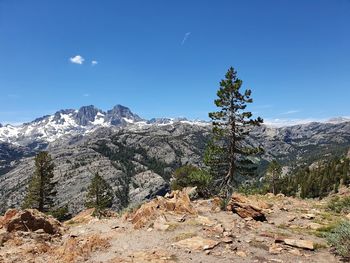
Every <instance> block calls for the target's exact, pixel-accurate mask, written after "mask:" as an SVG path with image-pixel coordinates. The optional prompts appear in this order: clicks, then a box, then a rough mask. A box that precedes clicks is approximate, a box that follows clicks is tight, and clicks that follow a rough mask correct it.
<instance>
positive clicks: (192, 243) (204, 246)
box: [173, 237, 220, 250]
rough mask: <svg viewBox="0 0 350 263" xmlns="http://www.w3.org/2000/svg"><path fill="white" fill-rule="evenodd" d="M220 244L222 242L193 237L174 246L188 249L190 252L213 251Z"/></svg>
mask: <svg viewBox="0 0 350 263" xmlns="http://www.w3.org/2000/svg"><path fill="white" fill-rule="evenodd" d="M219 243H220V242H218V241H215V240H212V239H205V238H202V237H191V238H188V239H184V240H180V241H178V242H176V243H174V244H173V246H176V247H180V248H187V249H190V250H208V249H213V248H214V247H216V246H217V245H218V244H219Z"/></svg>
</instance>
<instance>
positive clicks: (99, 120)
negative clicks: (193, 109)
mask: <svg viewBox="0 0 350 263" xmlns="http://www.w3.org/2000/svg"><path fill="white" fill-rule="evenodd" d="M176 122H187V123H191V124H204V122H200V121H195V122H192V121H188V120H187V119H185V118H174V119H170V118H154V119H151V120H144V119H142V118H141V117H139V116H138V115H137V114H134V113H133V112H132V111H131V110H130V109H129V108H128V107H125V106H122V105H116V106H114V107H113V108H112V109H111V110H107V111H103V110H101V109H98V108H96V107H95V106H93V105H89V106H83V107H81V108H80V109H79V110H74V109H66V110H60V111H57V112H56V113H55V114H53V115H46V116H43V117H40V118H37V119H35V120H34V121H32V122H29V123H24V124H22V125H20V126H12V125H5V126H0V143H1V142H6V143H13V144H16V145H23V146H25V145H28V144H31V143H33V142H35V141H36V142H37V141H40V142H45V143H50V142H53V141H55V140H57V139H58V138H61V137H62V136H75V135H84V134H87V133H91V132H93V131H95V130H96V129H98V128H101V127H112V128H113V127H126V126H134V127H135V128H140V127H145V126H150V125H169V124H174V123H176Z"/></svg>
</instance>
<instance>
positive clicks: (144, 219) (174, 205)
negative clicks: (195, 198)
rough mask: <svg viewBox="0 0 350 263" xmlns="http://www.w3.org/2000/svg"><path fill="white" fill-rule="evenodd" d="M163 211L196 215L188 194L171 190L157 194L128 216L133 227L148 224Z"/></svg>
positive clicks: (136, 227)
mask: <svg viewBox="0 0 350 263" xmlns="http://www.w3.org/2000/svg"><path fill="white" fill-rule="evenodd" d="M165 212H174V213H179V214H192V215H196V214H197V211H196V210H195V208H194V207H193V206H192V204H191V201H190V198H189V197H188V195H187V194H186V193H184V192H182V191H173V192H171V193H170V194H168V195H166V196H165V197H161V196H157V198H155V199H153V200H151V201H150V202H148V203H145V204H143V205H142V206H141V207H140V208H139V209H138V210H136V212H135V213H133V214H132V215H131V216H130V218H131V222H132V223H133V225H134V228H135V229H138V228H142V227H145V226H150V225H151V224H152V222H153V221H154V219H156V218H157V217H158V216H159V215H161V214H164V213H165Z"/></svg>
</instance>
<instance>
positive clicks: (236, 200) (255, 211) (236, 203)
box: [226, 193, 267, 221]
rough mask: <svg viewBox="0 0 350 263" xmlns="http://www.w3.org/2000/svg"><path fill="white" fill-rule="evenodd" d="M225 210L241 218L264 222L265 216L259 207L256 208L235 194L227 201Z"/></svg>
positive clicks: (250, 202)
mask: <svg viewBox="0 0 350 263" xmlns="http://www.w3.org/2000/svg"><path fill="white" fill-rule="evenodd" d="M266 207H267V205H266ZM226 209H227V210H228V211H232V212H233V213H236V214H238V215H239V216H240V217H242V218H249V217H251V218H253V219H254V220H257V221H266V217H265V214H264V213H263V212H262V208H261V207H259V206H257V204H255V203H254V202H252V201H251V200H249V199H248V198H246V197H244V196H242V195H240V194H237V193H234V194H233V195H232V196H231V200H230V201H229V203H228V205H227V208H226Z"/></svg>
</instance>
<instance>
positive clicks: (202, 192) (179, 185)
mask: <svg viewBox="0 0 350 263" xmlns="http://www.w3.org/2000/svg"><path fill="white" fill-rule="evenodd" d="M212 182H213V177H212V176H211V175H210V174H209V172H208V171H206V170H203V169H200V168H198V167H195V166H193V165H185V166H182V167H180V168H178V169H176V170H175V171H174V173H173V178H172V181H171V189H172V190H181V189H183V188H184V187H197V193H198V196H200V197H209V196H210V195H211V192H212V191H211V189H212Z"/></svg>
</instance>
